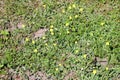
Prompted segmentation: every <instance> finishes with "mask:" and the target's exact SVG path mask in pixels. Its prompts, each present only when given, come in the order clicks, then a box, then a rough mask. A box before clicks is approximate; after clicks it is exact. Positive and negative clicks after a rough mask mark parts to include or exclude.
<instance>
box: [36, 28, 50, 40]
mask: <svg viewBox="0 0 120 80" xmlns="http://www.w3.org/2000/svg"><path fill="white" fill-rule="evenodd" d="M47 30H48V29H46V28H44V29H39V30H38V31H37V32H35V33H34V38H38V37H39V38H41V37H42V36H43V35H45V32H46V31H47Z"/></svg>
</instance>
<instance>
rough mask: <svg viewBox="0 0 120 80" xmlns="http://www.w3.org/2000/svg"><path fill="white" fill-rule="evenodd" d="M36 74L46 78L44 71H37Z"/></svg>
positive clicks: (45, 79) (44, 79) (43, 78)
mask: <svg viewBox="0 0 120 80" xmlns="http://www.w3.org/2000/svg"><path fill="white" fill-rule="evenodd" d="M37 75H39V76H40V77H41V78H42V80H48V79H47V76H46V74H45V73H44V72H41V71H38V72H37Z"/></svg>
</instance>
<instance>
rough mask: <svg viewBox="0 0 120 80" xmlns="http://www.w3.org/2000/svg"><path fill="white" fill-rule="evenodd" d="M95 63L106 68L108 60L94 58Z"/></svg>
mask: <svg viewBox="0 0 120 80" xmlns="http://www.w3.org/2000/svg"><path fill="white" fill-rule="evenodd" d="M96 59H97V62H98V63H99V64H100V65H101V66H107V64H108V59H107V58H99V57H96Z"/></svg>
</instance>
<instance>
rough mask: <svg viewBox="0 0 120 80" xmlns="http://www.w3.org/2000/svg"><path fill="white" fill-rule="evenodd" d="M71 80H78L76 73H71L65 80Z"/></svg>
mask: <svg viewBox="0 0 120 80" xmlns="http://www.w3.org/2000/svg"><path fill="white" fill-rule="evenodd" d="M69 79H74V80H78V79H77V76H76V73H75V72H74V71H71V72H69V73H68V74H67V75H66V76H65V77H64V79H63V80H69Z"/></svg>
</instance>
